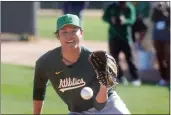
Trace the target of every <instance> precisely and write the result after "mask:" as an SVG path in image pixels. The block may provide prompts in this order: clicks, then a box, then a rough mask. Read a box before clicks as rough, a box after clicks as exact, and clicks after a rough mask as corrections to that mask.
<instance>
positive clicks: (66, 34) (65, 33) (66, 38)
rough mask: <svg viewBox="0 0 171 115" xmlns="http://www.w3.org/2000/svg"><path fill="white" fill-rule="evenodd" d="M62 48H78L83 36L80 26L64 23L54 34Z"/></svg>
mask: <svg viewBox="0 0 171 115" xmlns="http://www.w3.org/2000/svg"><path fill="white" fill-rule="evenodd" d="M56 35H57V38H58V39H59V40H60V42H61V46H62V48H67V49H68V48H78V47H79V46H80V40H81V38H82V36H83V31H82V30H81V28H79V27H77V26H73V25H65V26H64V27H62V28H61V29H60V30H59V31H58V33H57V34H56Z"/></svg>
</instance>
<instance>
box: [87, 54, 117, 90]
mask: <svg viewBox="0 0 171 115" xmlns="http://www.w3.org/2000/svg"><path fill="white" fill-rule="evenodd" d="M88 60H89V62H90V63H91V65H92V66H93V68H94V70H95V72H96V75H97V79H98V80H99V82H101V83H102V84H103V85H105V86H106V87H107V88H108V90H109V89H111V88H113V87H114V88H115V87H116V84H117V82H116V79H117V65H116V61H115V59H114V58H113V57H112V56H110V55H109V54H108V53H106V52H105V51H95V52H92V53H91V54H90V56H89V59H88Z"/></svg>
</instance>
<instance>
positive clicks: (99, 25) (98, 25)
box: [38, 16, 108, 41]
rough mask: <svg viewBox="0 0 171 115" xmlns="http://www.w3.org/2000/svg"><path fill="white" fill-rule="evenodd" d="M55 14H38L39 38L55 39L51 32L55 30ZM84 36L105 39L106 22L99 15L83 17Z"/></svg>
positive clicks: (90, 38) (92, 38)
mask: <svg viewBox="0 0 171 115" xmlns="http://www.w3.org/2000/svg"><path fill="white" fill-rule="evenodd" d="M56 20H57V16H56V17H55V16H39V17H38V32H39V34H40V37H41V38H45V39H55V35H54V33H53V32H55V30H56ZM83 25H84V38H85V40H103V41H105V40H107V31H108V24H107V23H105V22H103V21H102V19H101V18H100V17H85V18H84V24H83Z"/></svg>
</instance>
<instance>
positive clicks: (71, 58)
mask: <svg viewBox="0 0 171 115" xmlns="http://www.w3.org/2000/svg"><path fill="white" fill-rule="evenodd" d="M80 53H81V47H77V48H75V49H70V50H67V49H63V48H62V57H63V62H64V63H65V64H66V65H70V64H73V63H75V62H76V61H77V60H78V59H79V57H80Z"/></svg>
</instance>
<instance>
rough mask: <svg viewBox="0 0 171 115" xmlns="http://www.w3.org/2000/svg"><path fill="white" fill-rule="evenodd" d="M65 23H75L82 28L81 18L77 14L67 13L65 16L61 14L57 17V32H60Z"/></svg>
mask: <svg viewBox="0 0 171 115" xmlns="http://www.w3.org/2000/svg"><path fill="white" fill-rule="evenodd" d="M65 25H74V26H78V27H80V28H81V20H80V19H79V18H78V16H77V15H73V14H65V15H63V16H60V17H59V18H58V19H57V28H56V32H58V31H59V30H60V29H61V28H62V27H64V26H65Z"/></svg>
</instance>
